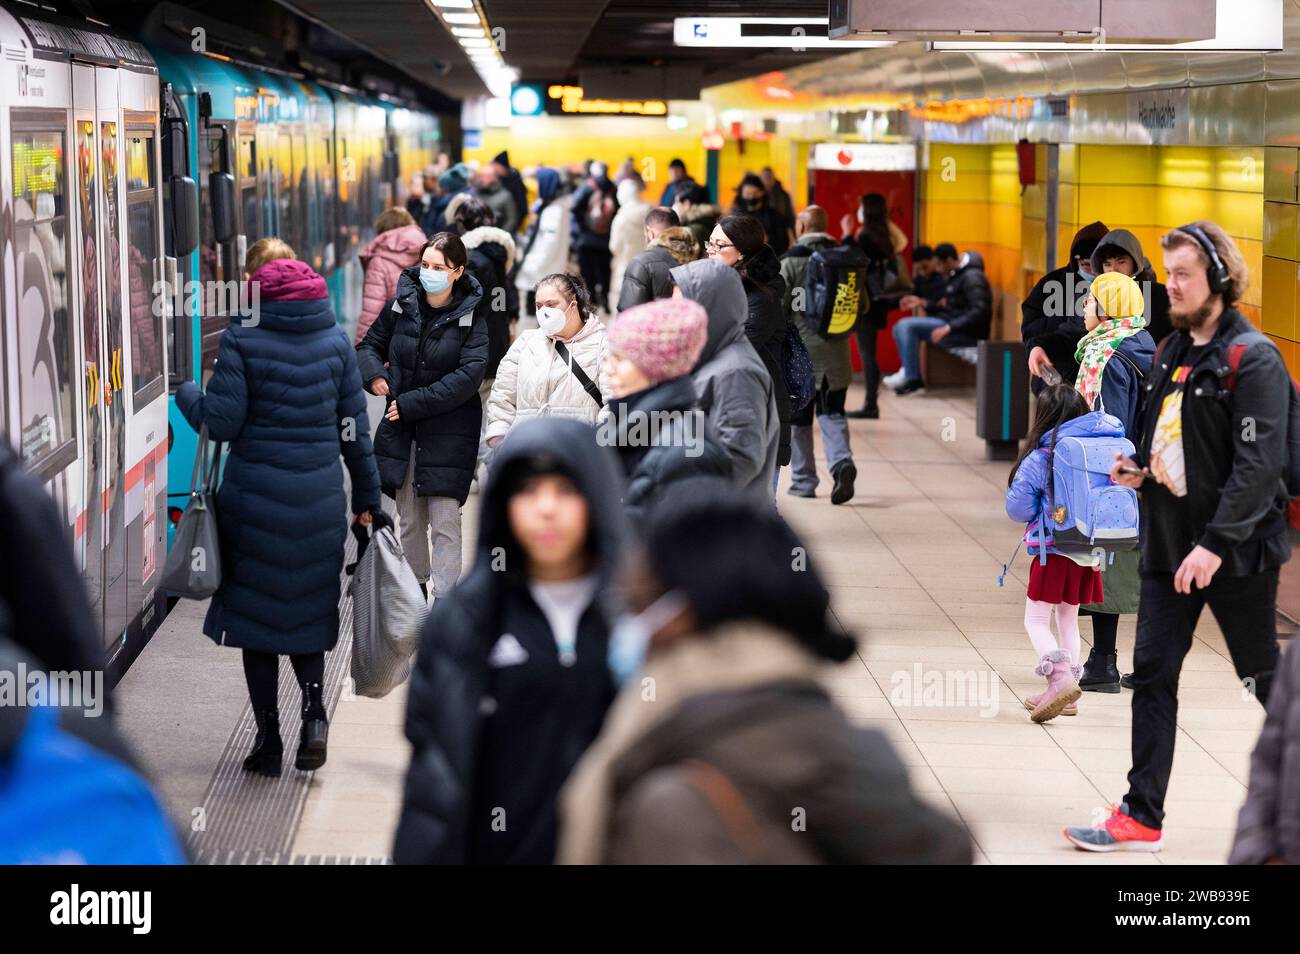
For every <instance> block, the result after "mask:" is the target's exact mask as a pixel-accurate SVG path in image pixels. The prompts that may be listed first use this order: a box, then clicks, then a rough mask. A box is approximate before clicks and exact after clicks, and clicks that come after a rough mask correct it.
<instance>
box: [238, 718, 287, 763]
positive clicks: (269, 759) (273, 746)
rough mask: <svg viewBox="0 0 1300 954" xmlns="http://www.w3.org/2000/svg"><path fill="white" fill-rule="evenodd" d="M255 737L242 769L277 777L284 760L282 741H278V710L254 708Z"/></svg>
mask: <svg viewBox="0 0 1300 954" xmlns="http://www.w3.org/2000/svg"><path fill="white" fill-rule="evenodd" d="M253 718H254V719H256V720H257V739H256V740H255V741H254V742H253V751H251V752H249V753H248V757H247V758H245V759H244V771H246V772H256V773H257V774H258V775H270V776H273V777H277V778H278V777H279V775H280V768H281V764H282V763H283V761H284V743H283V742H281V741H280V710H279V709H254V710H253Z"/></svg>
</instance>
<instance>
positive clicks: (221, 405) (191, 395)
mask: <svg viewBox="0 0 1300 954" xmlns="http://www.w3.org/2000/svg"><path fill="white" fill-rule="evenodd" d="M176 408H177V410H179V411H180V412H181V413H182V414H184V415H185V420H187V421H189V424H190V427H192V428H194V429H195V430H196V431H197V430H198V429H199V428H200V427H202V426H203V425H204V424H207V425H208V436H209V437H210V438H212V440H214V441H233V440H234V439H235V438H237V437H238V436H239V432H240V431H241V430H243V428H244V416H245V415H246V414H247V413H248V382H247V379H246V378H245V374H244V356H243V354H242V353H241V352H240V350H239V342H238V341H237V340H236V338H235V336H234V334H233V332H232V329H230V328H227V329H226V331H225V332H224V333H223V334H222V335H221V345H220V347H219V348H218V350H217V361H216V364H214V365H213V367H212V378H211V380H209V381H208V389H207V391H203V390H202V389H200V388H199V386H198V385H197V384H195V383H194V382H193V381H186V382H185V383H184V384H182V385H181V387H180V389H179V390H178V391H177V392H176Z"/></svg>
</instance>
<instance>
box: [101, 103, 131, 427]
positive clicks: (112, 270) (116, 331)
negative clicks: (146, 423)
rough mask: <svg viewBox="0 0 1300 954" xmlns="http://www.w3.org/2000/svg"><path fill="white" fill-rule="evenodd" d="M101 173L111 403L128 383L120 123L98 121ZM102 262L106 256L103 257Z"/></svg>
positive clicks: (107, 392)
mask: <svg viewBox="0 0 1300 954" xmlns="http://www.w3.org/2000/svg"><path fill="white" fill-rule="evenodd" d="M99 147H100V151H99V174H100V176H101V178H102V179H103V183H102V185H103V196H104V228H103V230H102V234H103V239H104V250H105V251H107V252H108V256H107V258H108V266H107V268H106V269H105V275H104V278H105V281H104V304H105V306H107V307H106V311H107V314H108V322H107V325H106V327H107V329H108V346H107V347H106V348H105V349H104V353H105V354H107V355H108V358H107V359H106V361H107V365H108V366H107V367H104V368H101V369H100V373H101V374H102V375H103V376H104V377H103V380H104V383H105V384H106V385H107V386H108V387H107V388H106V390H105V401H106V403H107V404H109V405H111V404H112V403H113V402H114V401H117V400H120V398H121V392H122V389H123V387H125V385H126V380H125V375H124V374H123V368H122V365H123V361H122V277H121V276H122V223H121V219H120V217H119V216H120V214H121V195H120V193H119V192H118V184H117V172H118V150H119V145H118V136H117V123H104V122H101V123H100V124H99ZM101 261H103V259H101Z"/></svg>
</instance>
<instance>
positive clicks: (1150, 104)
mask: <svg viewBox="0 0 1300 954" xmlns="http://www.w3.org/2000/svg"><path fill="white" fill-rule="evenodd" d="M1191 102H1192V98H1191V90H1189V89H1188V88H1187V87H1183V88H1182V89H1158V90H1151V91H1150V92H1143V93H1129V94H1128V130H1129V139H1130V140H1131V141H1134V142H1141V143H1152V144H1154V145H1158V146H1179V145H1186V144H1187V143H1188V142H1190V141H1191V127H1192V109H1191Z"/></svg>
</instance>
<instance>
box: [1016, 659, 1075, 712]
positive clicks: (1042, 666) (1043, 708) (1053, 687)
mask: <svg viewBox="0 0 1300 954" xmlns="http://www.w3.org/2000/svg"><path fill="white" fill-rule="evenodd" d="M1034 671H1035V672H1037V673H1039V674H1040V675H1044V674H1045V675H1047V691H1046V692H1044V693H1043V694H1042V695H1041V696H1039V697H1038V706H1037V707H1036V708H1035V709H1034V711H1033V712H1031V713H1030V714H1029V718H1030V719H1032V720H1033V721H1034V722H1047V721H1049V720H1051V719H1055V718H1056V717H1057V716H1058V715H1060V714H1061V713H1062V711H1063V710H1064V709H1065V708H1066V706H1069V705H1072V704H1073V703H1075V702H1077V701H1078V699H1079V696H1081V695H1082V694H1083V693H1082V692H1081V691H1080V690H1079V683H1078V680H1077V679H1076V678H1075V676H1074V672H1073V667H1072V666H1071V665H1070V654H1069V653H1067V652H1066V651H1065V650H1064V649H1054V650H1052V651H1051V652H1050V653H1048V654H1047V655H1046V656H1044V657H1043V659H1042V661H1041V662H1040V663H1039V664H1038V667H1037V668H1036V669H1035V670H1034Z"/></svg>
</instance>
